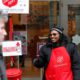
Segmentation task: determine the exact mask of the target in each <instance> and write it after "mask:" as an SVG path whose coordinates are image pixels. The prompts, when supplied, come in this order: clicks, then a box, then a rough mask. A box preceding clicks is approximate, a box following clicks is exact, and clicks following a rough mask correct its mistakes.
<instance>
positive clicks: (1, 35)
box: [0, 20, 7, 45]
mask: <svg viewBox="0 0 80 80" xmlns="http://www.w3.org/2000/svg"><path fill="white" fill-rule="evenodd" d="M6 35H7V32H6V30H5V23H4V21H1V20H0V45H1V44H2V41H4V39H5V36H6Z"/></svg>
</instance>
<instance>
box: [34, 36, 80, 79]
mask: <svg viewBox="0 0 80 80" xmlns="http://www.w3.org/2000/svg"><path fill="white" fill-rule="evenodd" d="M60 46H64V47H65V48H66V50H67V52H68V53H69V55H70V59H71V65H72V72H73V80H80V54H79V51H78V49H77V46H76V45H75V44H74V43H68V42H67V38H66V36H64V35H63V37H61V40H60V42H59V43H52V42H51V41H50V39H49V40H48V42H47V44H46V45H44V46H43V47H42V48H41V49H40V52H39V54H40V56H39V57H36V58H34V59H33V64H34V66H36V67H37V68H44V76H43V80H46V79H45V71H46V68H47V66H48V63H49V61H50V57H51V51H52V49H53V48H57V47H60Z"/></svg>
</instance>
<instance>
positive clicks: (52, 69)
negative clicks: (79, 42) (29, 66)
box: [45, 47, 73, 80]
mask: <svg viewBox="0 0 80 80" xmlns="http://www.w3.org/2000/svg"><path fill="white" fill-rule="evenodd" d="M45 76H46V80H73V75H72V70H71V61H70V56H69V54H68V52H67V51H66V49H65V47H58V48H55V49H53V50H52V53H51V58H50V62H49V64H48V67H47V69H46V73H45Z"/></svg>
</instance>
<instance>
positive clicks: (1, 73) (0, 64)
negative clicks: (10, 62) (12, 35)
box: [0, 58, 7, 80]
mask: <svg viewBox="0 0 80 80" xmlns="http://www.w3.org/2000/svg"><path fill="white" fill-rule="evenodd" d="M0 78H1V79H0V80H7V76H6V68H5V65H4V60H3V58H1V59H0Z"/></svg>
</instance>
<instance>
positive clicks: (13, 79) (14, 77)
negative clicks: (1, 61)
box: [6, 68, 22, 80]
mask: <svg viewBox="0 0 80 80" xmlns="http://www.w3.org/2000/svg"><path fill="white" fill-rule="evenodd" d="M6 74H7V78H8V80H21V75H22V71H21V70H20V69H17V68H11V69H7V70H6Z"/></svg>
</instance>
